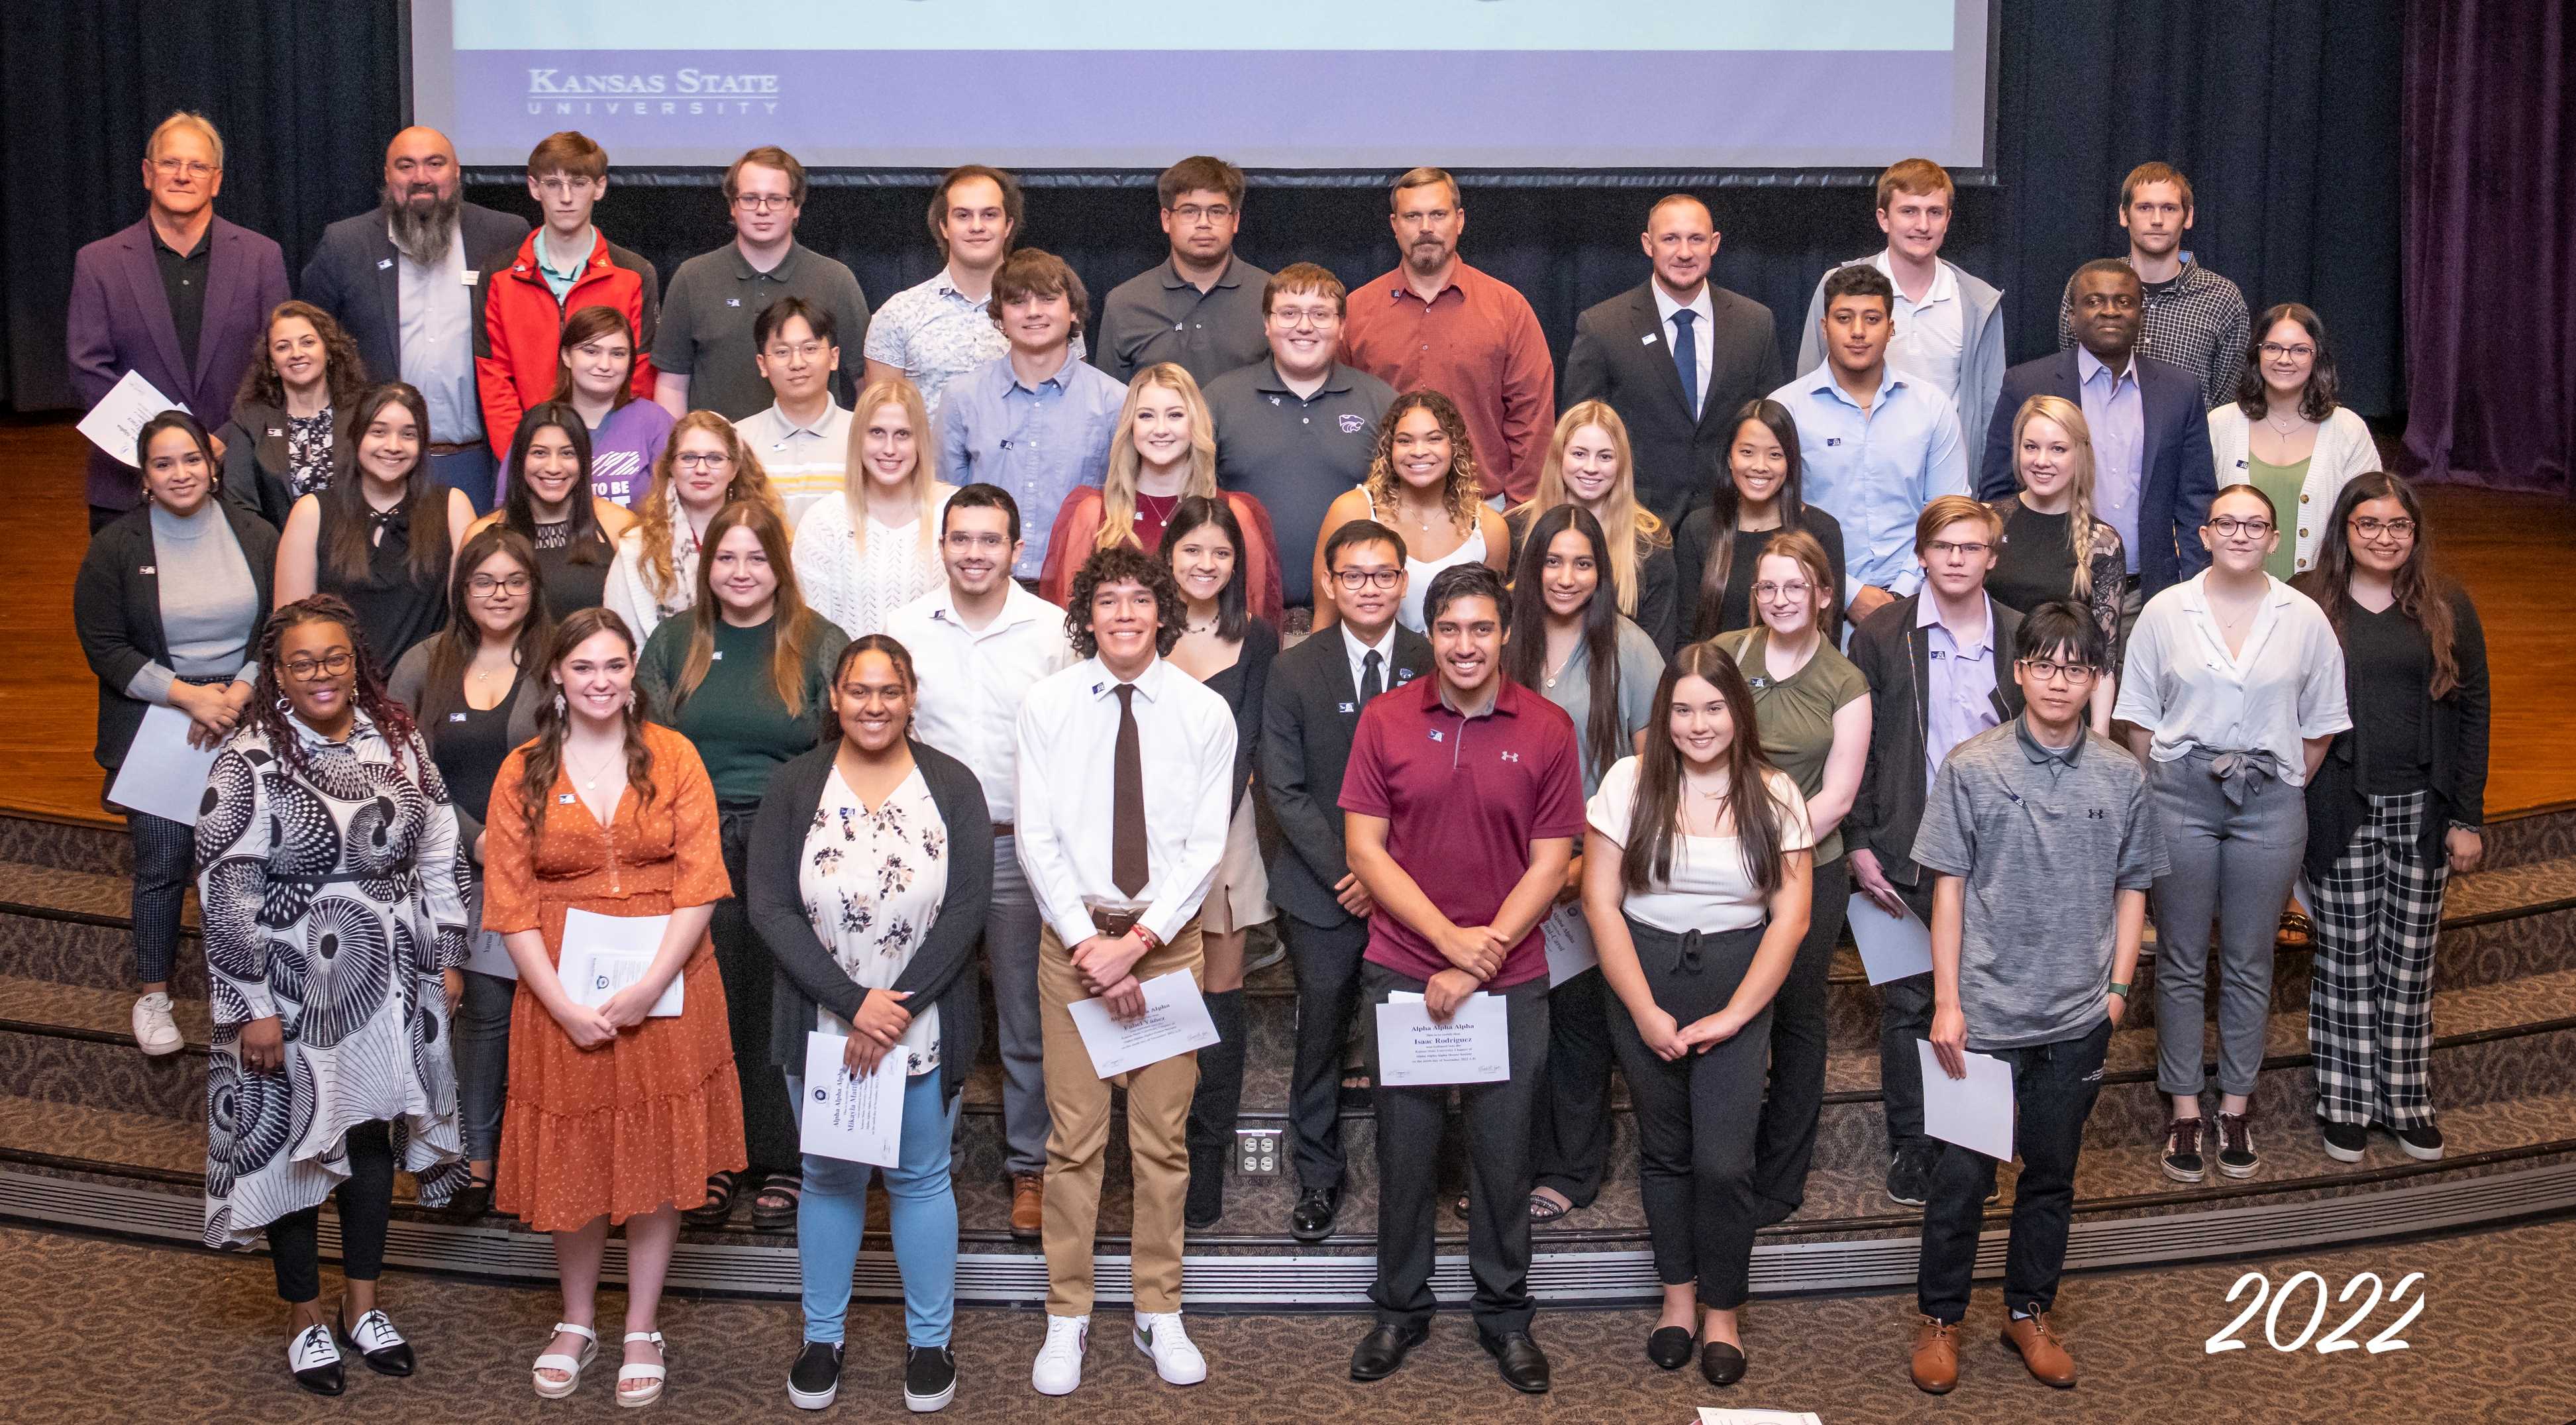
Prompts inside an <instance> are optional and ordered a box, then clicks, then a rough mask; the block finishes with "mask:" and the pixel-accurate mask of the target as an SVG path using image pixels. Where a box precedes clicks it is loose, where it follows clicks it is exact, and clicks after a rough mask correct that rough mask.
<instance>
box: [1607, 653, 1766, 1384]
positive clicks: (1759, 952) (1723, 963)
mask: <svg viewBox="0 0 2576 1425" xmlns="http://www.w3.org/2000/svg"><path fill="white" fill-rule="evenodd" d="M1653 706H1654V707H1655V709H1656V711H1657V716H1658V718H1659V719H1660V722H1661V725H1660V726H1659V727H1658V728H1656V729H1655V730H1654V731H1653V732H1651V733H1649V734H1648V736H1647V738H1646V740H1645V746H1644V748H1643V749H1642V750H1641V751H1640V752H1639V753H1638V754H1637V755H1636V756H1634V757H1631V758H1626V759H1623V760H1622V761H1620V762H1619V763H1618V764H1617V765H1616V766H1614V767H1612V768H1611V769H1610V772H1609V774H1608V775H1607V776H1605V777H1603V778H1602V779H1601V789H1600V790H1599V791H1598V792H1596V793H1595V794H1594V795H1593V797H1592V802H1591V805H1590V807H1589V809H1588V812H1587V819H1588V820H1589V822H1590V831H1589V832H1588V833H1587V834H1586V836H1585V838H1584V853H1583V865H1584V873H1583V909H1584V914H1585V917H1586V918H1587V919H1588V920H1589V921H1590V922H1591V926H1592V934H1593V939H1594V943H1595V944H1597V945H1598V946H1599V947H1600V954H1601V974H1602V976H1603V977H1604V978H1605V979H1607V980H1608V981H1609V983H1610V988H1611V990H1612V991H1613V992H1614V993H1615V994H1616V995H1617V996H1618V1000H1617V1004H1616V1007H1615V1008H1614V1010H1613V1012H1612V1013H1611V1015H1610V1032H1611V1038H1612V1040H1613V1042H1615V1043H1616V1044H1617V1046H1618V1051H1619V1066H1620V1072H1621V1074H1622V1075H1623V1076H1624V1077H1625V1078H1626V1079H1627V1081H1628V1093H1629V1096H1630V1098H1631V1100H1632V1101H1633V1102H1634V1104H1635V1106H1636V1118H1637V1175H1638V1182H1639V1189H1640V1191H1641V1192H1642V1193H1643V1195H1644V1198H1645V1205H1646V1230H1647V1233H1648V1235H1649V1236H1650V1237H1651V1238H1652V1240H1653V1242H1654V1250H1655V1274H1656V1276H1657V1277H1658V1278H1659V1279H1661V1281H1662V1282H1663V1286H1664V1309H1663V1315H1662V1317H1661V1318H1660V1320H1658V1322H1657V1323H1656V1327H1655V1330H1654V1332H1653V1333H1652V1334H1651V1335H1650V1336H1648V1337H1647V1341H1646V1356H1647V1359H1649V1360H1651V1361H1653V1362H1654V1363H1655V1364H1656V1365H1658V1366H1661V1367H1663V1368H1664V1369H1665V1370H1668V1371H1670V1370H1679V1369H1681V1368H1682V1366H1683V1365H1684V1364H1685V1363H1687V1362H1688V1361H1689V1360H1690V1357H1691V1345H1692V1341H1693V1338H1694V1336H1696V1338H1697V1340H1698V1342H1699V1347H1700V1350H1699V1358H1700V1362H1699V1365H1700V1372H1701V1374H1703V1375H1705V1376H1706V1377H1707V1378H1708V1381H1709V1383H1710V1384H1712V1385H1732V1384H1734V1383H1735V1382H1736V1381H1737V1380H1740V1379H1742V1378H1743V1375H1744V1367H1745V1359H1744V1338H1743V1335H1742V1333H1741V1332H1740V1330H1739V1329H1738V1326H1737V1322H1736V1319H1735V1313H1736V1311H1737V1309H1738V1308H1740V1307H1741V1306H1743V1304H1744V1297H1745V1278H1746V1274H1747V1272H1748V1270H1749V1269H1750V1267H1751V1265H1752V1258H1753V1230H1754V1226H1755V1224H1756V1223H1757V1222H1758V1221H1759V1220H1760V1219H1759V1217H1758V1215H1757V1207H1756V1204H1755V1202H1754V1200H1753V1188H1752V1171H1753V1162H1754V1139H1755V1133H1756V1125H1757V1124H1758V1123H1759V1121H1760V1119H1761V1106H1762V1087H1763V1073H1764V1064H1765V1061H1766V1060H1767V1059H1768V1058H1769V1056H1770V1047H1771V1035H1770V1013H1771V998H1772V996H1773V994H1774V993H1776V992H1777V991H1778V990H1779V988H1780V985H1781V982H1782V981H1783V980H1784V979H1786V978H1787V976H1788V974H1789V967H1790V966H1791V964H1792V963H1794V962H1795V960H1796V959H1797V955H1798V942H1799V941H1800V939H1801V938H1803V937H1804V936H1805V934H1806V931H1807V904H1808V900H1809V892H1808V863H1809V860H1810V858H1811V854H1812V853H1811V848H1812V847H1813V846H1814V844H1815V837H1814V834H1813V833H1812V831H1811V830H1810V829H1809V827H1808V824H1807V808H1806V802H1805V799H1804V798H1802V797H1800V796H1799V795H1798V786H1797V783H1796V782H1794V781H1792V780H1791V779H1790V777H1789V775H1788V774H1787V773H1785V772H1783V771H1781V770H1780V769H1779V768H1777V767H1774V766H1772V765H1771V763H1770V760H1769V759H1768V758H1766V757H1764V756H1763V755H1762V743H1761V733H1760V728H1759V724H1758V722H1757V719H1756V717H1755V715H1754V707H1753V692H1752V689H1751V688H1749V687H1748V686H1746V683H1745V679H1744V674H1743V673H1742V672H1741V671H1740V670H1738V669H1737V667H1736V666H1735V661H1734V660H1733V659H1731V658H1729V657H1727V656H1726V655H1725V654H1724V653H1723V652H1721V651H1719V650H1718V649H1717V647H1716V646H1714V645H1713V644H1707V643H1698V644H1692V645H1690V646H1689V647H1686V648H1684V649H1683V650H1682V651H1681V654H1680V656H1679V657H1677V658H1675V659H1674V660H1673V664H1672V666H1671V667H1669V668H1667V669H1665V670H1664V675H1663V677H1662V678H1661V679H1660V680H1659V681H1658V683H1657V684H1656V687H1655V694H1654V704H1653ZM1754 789H1758V791H1757V790H1754Z"/></svg>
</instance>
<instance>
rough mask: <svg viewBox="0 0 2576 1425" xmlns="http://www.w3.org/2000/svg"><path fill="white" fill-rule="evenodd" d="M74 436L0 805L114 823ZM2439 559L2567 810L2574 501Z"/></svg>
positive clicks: (0, 710)
mask: <svg viewBox="0 0 2576 1425" xmlns="http://www.w3.org/2000/svg"><path fill="white" fill-rule="evenodd" d="M84 449H85V443H84V442H83V441H82V439H81V437H80V435H79V433H78V432H77V431H75V430H74V429H73V428H72V425H71V423H70V421H69V419H68V418H61V419H42V420H36V419H28V418H17V417H0V468H5V469H8V470H13V471H16V472H18V474H17V486H16V490H15V492H14V493H13V494H12V495H11V497H10V498H9V499H7V500H5V501H0V548H6V549H8V550H9V551H11V553H12V555H13V558H12V560H11V564H12V568H11V573H10V579H9V584H10V587H9V589H8V591H7V592H6V593H5V594H0V647H5V649H6V650H7V654H8V656H7V657H6V658H5V659H0V812H5V813H7V814H10V815H17V816H29V817H37V818H41V819H44V820H48V821H62V822H70V823H74V824H77V825H84V826H121V825H122V824H123V823H122V820H121V818H118V817H116V816H113V815H111V814H109V813H108V812H106V811H105V810H103V809H102V808H101V807H100V805H99V793H100V791H101V790H102V778H101V776H100V773H99V769H98V765H97V763H96V762H95V760H93V758H92V756H91V745H92V743H93V742H94V741H95V740H96V732H97V708H98V696H97V690H98V683H97V679H96V678H95V677H94V676H93V675H92V674H91V673H90V671H89V668H88V665H87V664H86V663H85V662H84V661H83V659H82V657H81V651H80V645H79V643H78V642H77V641H76V640H75V639H74V638H73V636H72V621H71V591H72V581H73V577H74V575H75V574H76V573H77V572H78V570H79V567H80V559H81V554H82V551H83V550H84V549H85V548H86V547H87V545H88V542H89V536H88V511H87V505H86V503H85V502H84V501H83V499H82V498H81V480H82V474H81V472H82V458H83V451H84ZM2425 498H2426V502H2427V506H2428V516H2429V518H2430V520H2431V522H2432V525H2433V528H2434V533H2435V538H2436V541H2437V544H2436V549H2437V552H2438V554H2439V556H2440V559H2441V563H2442V567H2444V568H2445V569H2447V570H2449V571H2450V572H2451V573H2452V574H2454V575H2455V576H2457V577H2458V578H2459V579H2461V580H2462V581H2463V582H2465V583H2466V584H2467V585H2468V587H2469V590H2470V593H2471V594H2472V595H2473V596H2474V597H2475V599H2476V600H2477V605H2478V611H2479V615H2480V618H2481V620H2482V622H2483V623H2484V624H2485V627H2486V635H2487V649H2488V661H2489V663H2490V664H2491V666H2492V668H2493V672H2494V687H2495V711H2494V748H2493V752H2492V755H2491V757H2490V772H2489V775H2488V782H2487V819H2488V820H2490V821H2501V820H2505V819H2507V818H2511V817H2518V816H2530V815H2537V814H2542V813H2548V812H2557V811H2567V810H2576V738H2571V737H2570V736H2569V735H2568V731H2567V723H2566V717H2565V713H2566V710H2567V709H2569V708H2571V707H2576V633H2572V632H2571V631H2570V628H2569V614H2570V612H2571V609H2570V606H2569V604H2568V601H2567V600H2566V598H2565V597H2564V594H2563V590H2564V587H2565V586H2564V584H2563V582H2562V581H2561V580H2560V579H2559V578H2558V577H2557V574H2558V572H2559V571H2560V570H2561V569H2563V567H2564V565H2565V561H2566V559H2567V551H2568V550H2570V549H2571V548H2576V503H2571V502H2569V501H2566V500H2562V499H2557V498H2554V497H2549V496H2540V495H2523V494H2505V493H2499V492H2495V491H2487V490H2477V489H2471V488H2468V487H2464V486H2434V487H2430V488H2428V489H2427V491H2426V496H2425Z"/></svg>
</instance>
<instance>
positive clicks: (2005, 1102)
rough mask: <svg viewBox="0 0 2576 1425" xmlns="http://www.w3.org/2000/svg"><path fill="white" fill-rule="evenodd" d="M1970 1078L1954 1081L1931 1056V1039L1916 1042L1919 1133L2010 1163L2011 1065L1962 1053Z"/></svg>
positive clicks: (2011, 1150) (1982, 1056)
mask: <svg viewBox="0 0 2576 1425" xmlns="http://www.w3.org/2000/svg"><path fill="white" fill-rule="evenodd" d="M1962 1052H1963V1057H1965V1058H1966V1059H1967V1061H1968V1076H1967V1077H1966V1078H1964V1079H1954V1078H1952V1077H1950V1075H1949V1074H1948V1073H1947V1072H1946V1071H1944V1070H1943V1069H1942V1067H1941V1061H1940V1059H1939V1058H1938V1057H1936V1056H1935V1055H1934V1054H1933V1052H1932V1041H1931V1040H1929V1039H1917V1040H1915V1041H1914V1055H1915V1058H1916V1059H1918V1060H1920V1061H1921V1063H1922V1065H1923V1131H1924V1132H1925V1133H1928V1134H1930V1135H1931V1136H1933V1137H1935V1138H1938V1139H1940V1140H1941V1141H1943V1142H1945V1143H1956V1144H1958V1145H1959V1146H1960V1147H1962V1148H1967V1149H1971V1150H1973V1151H1975V1152H1979V1153H1983V1154H1985V1155H1986V1156H1987V1157H1989V1158H1992V1159H1994V1160H1996V1161H1997V1162H2002V1163H2009V1162H2011V1161H2012V1155H2013V1076H2012V1065H2010V1064H2007V1063H2005V1062H2004V1061H2003V1060H2001V1059H1998V1058H1996V1057H1995V1056H1994V1055H1992V1054H1978V1053H1974V1052H1967V1051H1962Z"/></svg>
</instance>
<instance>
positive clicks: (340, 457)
mask: <svg viewBox="0 0 2576 1425" xmlns="http://www.w3.org/2000/svg"><path fill="white" fill-rule="evenodd" d="M357 415H358V412H357V408H356V406H355V405H354V404H352V405H350V406H348V407H345V408H344V407H341V406H336V405H335V406H333V407H332V408H331V469H332V472H333V474H332V478H333V479H338V478H339V474H340V472H343V471H346V470H348V469H350V468H351V467H352V464H353V462H354V461H355V460H356V458H357V442H356V441H355V440H354V439H353V438H352V437H351V436H350V434H349V424H350V422H352V421H354V420H356V419H357ZM286 429H287V426H286V412H285V411H283V410H280V409H279V408H277V407H275V406H271V405H265V404H262V403H260V402H257V401H240V402H236V403H235V404H234V406H233V418H232V419H231V420H230V421H228V422H226V423H225V425H224V428H223V430H222V431H221V432H220V433H219V438H220V439H221V440H222V441H223V443H224V500H225V502H226V503H228V504H230V505H232V506H233V507H234V508H236V509H239V510H241V511H242V512H243V513H245V514H253V515H257V516H259V517H260V518H261V519H263V520H266V521H268V525H269V528H271V529H275V530H280V531H283V530H284V529H285V528H286V516H287V514H288V512H289V511H292V510H293V509H294V508H295V490H294V487H293V486H291V485H289V484H287V483H286V476H287V469H286Z"/></svg>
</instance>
